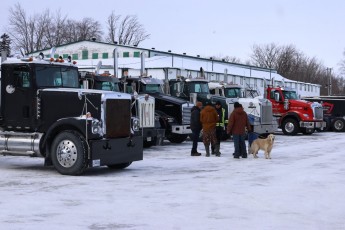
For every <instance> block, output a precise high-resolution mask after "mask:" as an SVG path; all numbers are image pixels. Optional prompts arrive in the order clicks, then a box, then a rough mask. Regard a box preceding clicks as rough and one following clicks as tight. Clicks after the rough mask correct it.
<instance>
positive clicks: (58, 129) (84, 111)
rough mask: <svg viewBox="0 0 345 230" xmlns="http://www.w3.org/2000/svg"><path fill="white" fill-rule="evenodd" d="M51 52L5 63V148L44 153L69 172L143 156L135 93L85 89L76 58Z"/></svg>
mask: <svg viewBox="0 0 345 230" xmlns="http://www.w3.org/2000/svg"><path fill="white" fill-rule="evenodd" d="M52 57H53V55H51V58H44V55H43V54H40V55H39V57H37V58H32V57H24V58H22V59H11V60H6V61H3V62H2V63H1V108H0V153H1V154H3V155H14V156H31V157H43V158H44V160H45V165H53V166H54V167H55V169H56V170H57V171H58V172H60V173H61V174H64V175H80V174H82V173H83V172H84V171H85V170H86V169H87V168H88V167H96V166H104V165H106V166H108V167H110V168H126V167H128V166H129V165H130V164H131V163H132V162H133V161H137V160H142V159H143V150H142V141H141V136H133V132H134V130H137V129H138V121H137V120H135V119H131V116H130V112H131V108H130V106H131V97H130V96H129V95H127V94H123V93H115V92H109V91H97V90H89V89H81V88H80V85H79V76H78V75H79V74H78V68H77V67H76V66H75V65H74V63H72V62H71V60H70V59H69V60H63V59H62V58H57V59H55V58H52ZM115 114H116V115H117V116H119V117H120V118H119V119H112V117H115Z"/></svg>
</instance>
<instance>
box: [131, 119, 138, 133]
mask: <svg viewBox="0 0 345 230" xmlns="http://www.w3.org/2000/svg"><path fill="white" fill-rule="evenodd" d="M139 125H140V122H139V119H138V118H136V117H132V130H133V131H139Z"/></svg>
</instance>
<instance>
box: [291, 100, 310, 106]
mask: <svg viewBox="0 0 345 230" xmlns="http://www.w3.org/2000/svg"><path fill="white" fill-rule="evenodd" d="M289 102H290V106H309V107H310V105H311V104H312V102H309V101H305V100H289Z"/></svg>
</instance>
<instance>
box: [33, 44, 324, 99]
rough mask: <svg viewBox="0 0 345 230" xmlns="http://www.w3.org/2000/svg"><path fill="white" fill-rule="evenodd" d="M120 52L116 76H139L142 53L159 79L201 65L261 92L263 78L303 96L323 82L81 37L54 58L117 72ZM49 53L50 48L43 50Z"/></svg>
mask: <svg viewBox="0 0 345 230" xmlns="http://www.w3.org/2000/svg"><path fill="white" fill-rule="evenodd" d="M115 48H116V53H117V55H118V73H117V74H116V76H117V77H121V76H124V75H128V76H139V75H140V74H141V67H142V62H141V54H143V56H144V57H145V59H144V60H145V61H144V67H145V72H146V74H147V75H148V76H152V77H154V78H159V79H172V78H176V77H177V76H184V77H191V78H196V77H200V76H201V75H200V74H201V73H200V68H201V67H202V68H203V70H204V73H205V77H206V78H207V79H208V80H210V81H221V82H227V83H232V84H239V85H241V86H242V87H251V88H255V89H257V90H258V91H259V92H260V94H261V95H263V92H264V81H265V80H266V82H267V83H268V84H271V83H272V82H273V84H274V85H275V86H276V85H280V86H286V87H290V88H293V89H295V90H296V91H297V93H298V94H299V95H300V97H303V96H319V95H320V87H321V86H320V85H318V84H311V83H306V82H297V81H292V80H289V79H286V78H284V77H283V76H281V75H279V74H277V71H276V70H273V69H266V68H259V67H255V66H249V65H243V64H235V63H230V62H225V61H219V60H213V59H211V58H210V59H206V58H201V57H199V56H197V57H194V56H188V55H186V54H176V53H172V52H171V51H167V52H164V51H158V50H155V49H154V48H152V49H144V48H140V47H135V46H124V45H116V44H110V43H103V42H96V41H80V42H74V43H69V44H66V45H62V46H59V47H56V52H55V58H57V57H59V56H62V57H63V58H67V57H68V56H71V57H72V60H75V61H77V66H78V67H79V68H80V70H87V71H94V69H95V66H96V65H97V63H98V62H99V61H101V62H102V67H101V73H102V71H109V72H110V73H111V74H114V58H113V57H114V56H113V53H114V49H115ZM40 52H43V53H44V54H45V55H46V56H47V57H49V55H50V50H42V51H38V52H36V53H33V54H32V55H33V56H35V55H38V54H39V53H40Z"/></svg>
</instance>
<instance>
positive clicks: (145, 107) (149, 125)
mask: <svg viewBox="0 0 345 230" xmlns="http://www.w3.org/2000/svg"><path fill="white" fill-rule="evenodd" d="M80 78H81V82H82V84H83V87H84V88H90V89H98V90H108V91H113V92H120V91H121V89H120V88H122V87H121V80H120V79H118V78H116V77H114V76H113V75H110V74H109V73H103V74H98V70H97V71H96V73H91V72H82V71H81V72H80ZM127 92H128V93H130V94H131V95H132V116H134V117H136V118H137V119H139V132H140V133H141V135H142V137H143V145H144V147H151V146H153V145H157V144H161V143H162V139H163V138H164V129H161V128H160V124H159V122H158V121H157V119H158V117H157V116H156V115H155V98H154V97H152V96H150V95H148V94H138V93H137V92H136V90H135V89H132V88H131V89H129V88H128V89H127Z"/></svg>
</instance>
